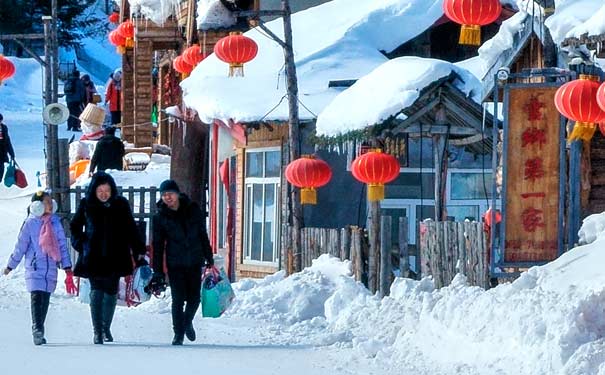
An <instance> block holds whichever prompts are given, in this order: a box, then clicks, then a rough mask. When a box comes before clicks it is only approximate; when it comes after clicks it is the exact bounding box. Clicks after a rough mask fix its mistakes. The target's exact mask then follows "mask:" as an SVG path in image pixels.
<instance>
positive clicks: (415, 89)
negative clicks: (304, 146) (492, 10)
mask: <svg viewBox="0 0 605 375" xmlns="http://www.w3.org/2000/svg"><path fill="white" fill-rule="evenodd" d="M452 72H456V73H457V74H458V75H459V76H460V80H456V81H455V85H456V87H458V88H459V89H460V90H461V91H462V92H464V93H465V94H467V95H470V96H472V97H473V98H474V99H475V100H477V101H479V100H480V93H481V82H480V81H479V80H478V79H477V78H476V77H475V76H474V75H472V74H471V73H470V72H469V71H467V70H464V69H461V68H459V67H457V66H456V65H454V64H451V63H449V62H446V61H441V60H436V59H425V58H420V57H400V58H397V59H393V60H390V61H388V62H386V63H384V64H382V65H381V66H380V67H378V68H376V69H375V70H374V71H373V72H371V73H370V74H368V75H366V76H364V77H363V78H361V79H360V80H359V81H357V82H356V83H355V84H354V85H353V86H351V87H350V88H348V89H347V90H345V91H344V92H342V93H341V94H340V95H338V96H337V97H336V98H335V99H334V100H333V101H332V102H331V103H330V104H329V105H328V106H327V107H326V109H325V110H324V111H323V112H321V114H320V115H319V117H318V118H317V134H318V135H326V136H336V135H339V134H344V133H348V132H350V131H353V130H361V129H363V128H365V127H367V126H371V125H375V124H380V123H382V122H384V121H385V120H386V119H388V118H389V117H391V116H396V115H398V114H399V113H400V112H401V111H402V110H403V109H405V108H407V107H409V106H410V105H412V104H414V102H415V101H416V99H418V96H419V95H420V91H421V90H422V88H424V87H426V86H428V85H429V84H430V83H431V82H434V81H436V80H438V79H440V78H443V77H447V76H448V75H450V74H451V73H452Z"/></svg>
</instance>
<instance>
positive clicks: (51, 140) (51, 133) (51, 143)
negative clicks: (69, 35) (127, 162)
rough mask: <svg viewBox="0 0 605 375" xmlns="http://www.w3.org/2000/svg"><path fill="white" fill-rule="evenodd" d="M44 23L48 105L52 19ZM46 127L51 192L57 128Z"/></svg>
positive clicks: (48, 98)
mask: <svg viewBox="0 0 605 375" xmlns="http://www.w3.org/2000/svg"><path fill="white" fill-rule="evenodd" d="M42 21H43V22H44V59H45V61H46V67H45V69H44V104H45V105H49V104H51V103H53V93H52V91H53V87H52V25H51V24H52V17H49V16H44V17H42ZM45 126H46V137H45V147H46V187H47V188H50V189H51V191H54V190H55V186H56V185H55V183H54V175H56V174H57V173H56V172H55V171H56V168H55V165H56V164H55V162H54V161H55V160H56V157H55V155H56V139H57V126H56V125H51V124H48V123H47V124H45ZM53 198H54V199H57V196H56V195H54V194H53Z"/></svg>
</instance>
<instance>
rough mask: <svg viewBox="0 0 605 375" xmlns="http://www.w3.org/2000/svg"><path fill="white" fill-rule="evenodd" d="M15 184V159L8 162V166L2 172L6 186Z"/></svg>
mask: <svg viewBox="0 0 605 375" xmlns="http://www.w3.org/2000/svg"><path fill="white" fill-rule="evenodd" d="M14 184H15V161H14V160H11V161H10V162H9V163H8V167H7V168H6V173H4V185H5V186H6V187H11V186H13V185H14Z"/></svg>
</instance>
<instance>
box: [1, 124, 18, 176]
mask: <svg viewBox="0 0 605 375" xmlns="http://www.w3.org/2000/svg"><path fill="white" fill-rule="evenodd" d="M3 121H4V117H3V116H2V114H1V113H0V182H2V179H3V178H4V163H8V162H9V161H10V160H15V151H14V150H13V145H12V143H11V139H10V137H9V135H8V127H7V126H6V125H4V122H3Z"/></svg>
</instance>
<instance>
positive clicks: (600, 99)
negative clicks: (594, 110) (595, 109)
mask: <svg viewBox="0 0 605 375" xmlns="http://www.w3.org/2000/svg"><path fill="white" fill-rule="evenodd" d="M597 104H598V105H599V107H601V110H603V111H605V82H603V83H602V84H601V86H599V89H598V90H597Z"/></svg>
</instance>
